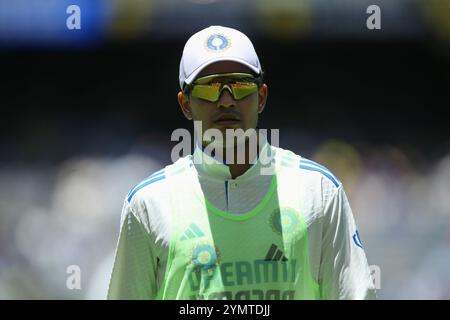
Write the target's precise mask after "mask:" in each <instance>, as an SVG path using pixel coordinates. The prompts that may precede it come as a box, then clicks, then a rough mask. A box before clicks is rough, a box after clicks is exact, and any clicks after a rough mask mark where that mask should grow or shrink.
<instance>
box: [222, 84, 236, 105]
mask: <svg viewBox="0 0 450 320" xmlns="http://www.w3.org/2000/svg"><path fill="white" fill-rule="evenodd" d="M235 106H236V101H235V100H234V98H233V95H232V93H231V89H230V88H229V87H228V86H227V85H225V86H224V87H223V88H222V92H221V93H220V96H219V101H218V107H224V108H230V107H235Z"/></svg>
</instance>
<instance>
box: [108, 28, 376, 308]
mask: <svg viewBox="0 0 450 320" xmlns="http://www.w3.org/2000/svg"><path fill="white" fill-rule="evenodd" d="M179 78H180V87H181V91H180V92H179V93H178V102H179V105H180V107H181V110H182V112H183V113H184V115H185V116H186V118H187V119H189V120H194V121H198V122H197V123H199V124H201V129H198V127H196V130H195V132H196V134H197V139H196V149H195V151H194V154H193V155H192V156H191V155H190V156H186V157H182V158H180V159H179V160H177V161H176V162H175V163H174V164H172V165H169V166H167V167H165V168H164V169H162V170H160V171H158V172H156V173H154V174H152V175H151V176H149V177H148V178H146V179H145V180H143V181H142V182H141V183H139V184H138V185H137V186H136V187H134V188H133V189H132V190H131V191H130V192H129V194H128V195H127V197H126V199H125V203H124V207H123V212H122V219H121V231H120V236H119V241H118V246H117V252H116V259H115V263H114V268H113V272H112V276H111V282H110V286H109V292H108V298H110V299H239V300H240V299H264V300H270V299H370V298H374V297H375V293H374V285H373V282H372V279H371V275H370V269H369V266H368V263H367V260H366V256H365V253H364V251H363V249H362V246H361V241H360V239H359V234H358V231H357V229H356V225H355V222H354V219H353V215H352V211H351V209H350V206H349V203H348V200H347V197H346V195H345V192H344V189H343V187H342V184H341V183H340V182H339V180H338V179H337V178H336V177H335V176H334V175H333V174H332V173H331V172H330V171H329V170H328V169H326V168H324V167H323V166H321V165H319V164H317V163H315V162H312V161H310V160H307V159H305V158H303V157H301V156H298V155H296V154H294V153H293V152H290V151H288V150H284V149H281V148H277V147H275V146H272V145H270V144H269V143H268V142H267V140H266V139H265V138H264V136H261V135H259V134H258V131H257V130H255V129H256V128H257V122H258V115H259V114H260V113H261V112H262V111H263V110H264V107H265V105H266V101H267V95H268V87H267V85H266V84H264V83H263V81H262V68H261V65H260V63H259V59H258V56H257V54H256V52H255V50H254V47H253V45H252V43H251V41H250V40H249V39H248V38H247V36H245V35H244V34H243V33H241V32H239V31H237V30H235V29H231V28H226V27H221V26H211V27H209V28H206V29H203V30H201V31H199V32H198V33H196V34H194V35H193V36H192V37H191V38H190V39H189V40H188V41H187V43H186V45H185V47H184V51H183V56H182V58H181V63H180V75H179ZM231 129H232V130H231ZM239 129H241V130H242V131H247V132H250V134H249V135H242V134H241V135H236V137H230V136H227V135H226V134H227V132H230V130H231V132H233V130H237V131H238V130H239ZM208 130H209V133H211V132H212V133H213V134H208ZM221 135H222V138H220V136H221ZM255 141H256V148H255ZM238 150H244V153H241V158H239V152H238ZM239 159H240V160H241V161H238V160H239ZM267 169H271V170H267Z"/></svg>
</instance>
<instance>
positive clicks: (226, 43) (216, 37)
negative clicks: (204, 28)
mask: <svg viewBox="0 0 450 320" xmlns="http://www.w3.org/2000/svg"><path fill="white" fill-rule="evenodd" d="M230 44H231V43H230V40H228V38H227V37H225V36H224V35H223V34H219V33H215V34H212V35H210V36H209V37H208V39H206V47H207V48H208V49H209V50H212V51H223V50H225V49H227V48H229V47H230Z"/></svg>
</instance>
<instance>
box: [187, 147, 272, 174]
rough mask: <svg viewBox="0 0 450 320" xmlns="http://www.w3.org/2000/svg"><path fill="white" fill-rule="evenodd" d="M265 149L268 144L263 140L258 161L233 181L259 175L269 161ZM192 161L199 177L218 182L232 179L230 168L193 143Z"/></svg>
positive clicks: (268, 155)
mask: <svg viewBox="0 0 450 320" xmlns="http://www.w3.org/2000/svg"><path fill="white" fill-rule="evenodd" d="M267 148H270V144H269V143H268V142H267V139H264V140H263V142H262V145H261V148H260V150H259V155H258V159H257V160H256V161H255V163H254V164H252V166H251V167H250V168H249V169H248V170H247V171H246V172H245V173H244V174H242V175H240V176H239V177H236V179H235V180H245V179H248V178H251V177H253V176H255V175H259V174H260V170H259V169H260V168H261V165H262V164H267V163H268V161H270V160H269V157H270V154H267V153H268V150H267ZM193 160H194V165H195V167H196V169H197V172H198V173H199V174H200V175H206V176H209V177H213V178H217V179H220V180H231V179H233V178H232V176H231V173H230V168H229V167H228V166H227V165H226V164H224V163H223V162H222V161H221V159H218V158H214V157H213V156H212V155H211V154H209V153H208V152H207V151H204V150H203V147H202V146H201V145H200V144H199V143H195V150H194V154H193Z"/></svg>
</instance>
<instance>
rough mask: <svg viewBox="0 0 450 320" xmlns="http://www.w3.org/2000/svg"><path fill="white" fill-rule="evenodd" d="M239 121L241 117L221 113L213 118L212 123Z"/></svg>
mask: <svg viewBox="0 0 450 320" xmlns="http://www.w3.org/2000/svg"><path fill="white" fill-rule="evenodd" d="M239 121H241V119H240V118H239V117H238V116H237V115H235V114H231V113H228V114H221V115H219V116H218V117H216V118H215V119H214V123H217V124H234V123H237V122H239Z"/></svg>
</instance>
